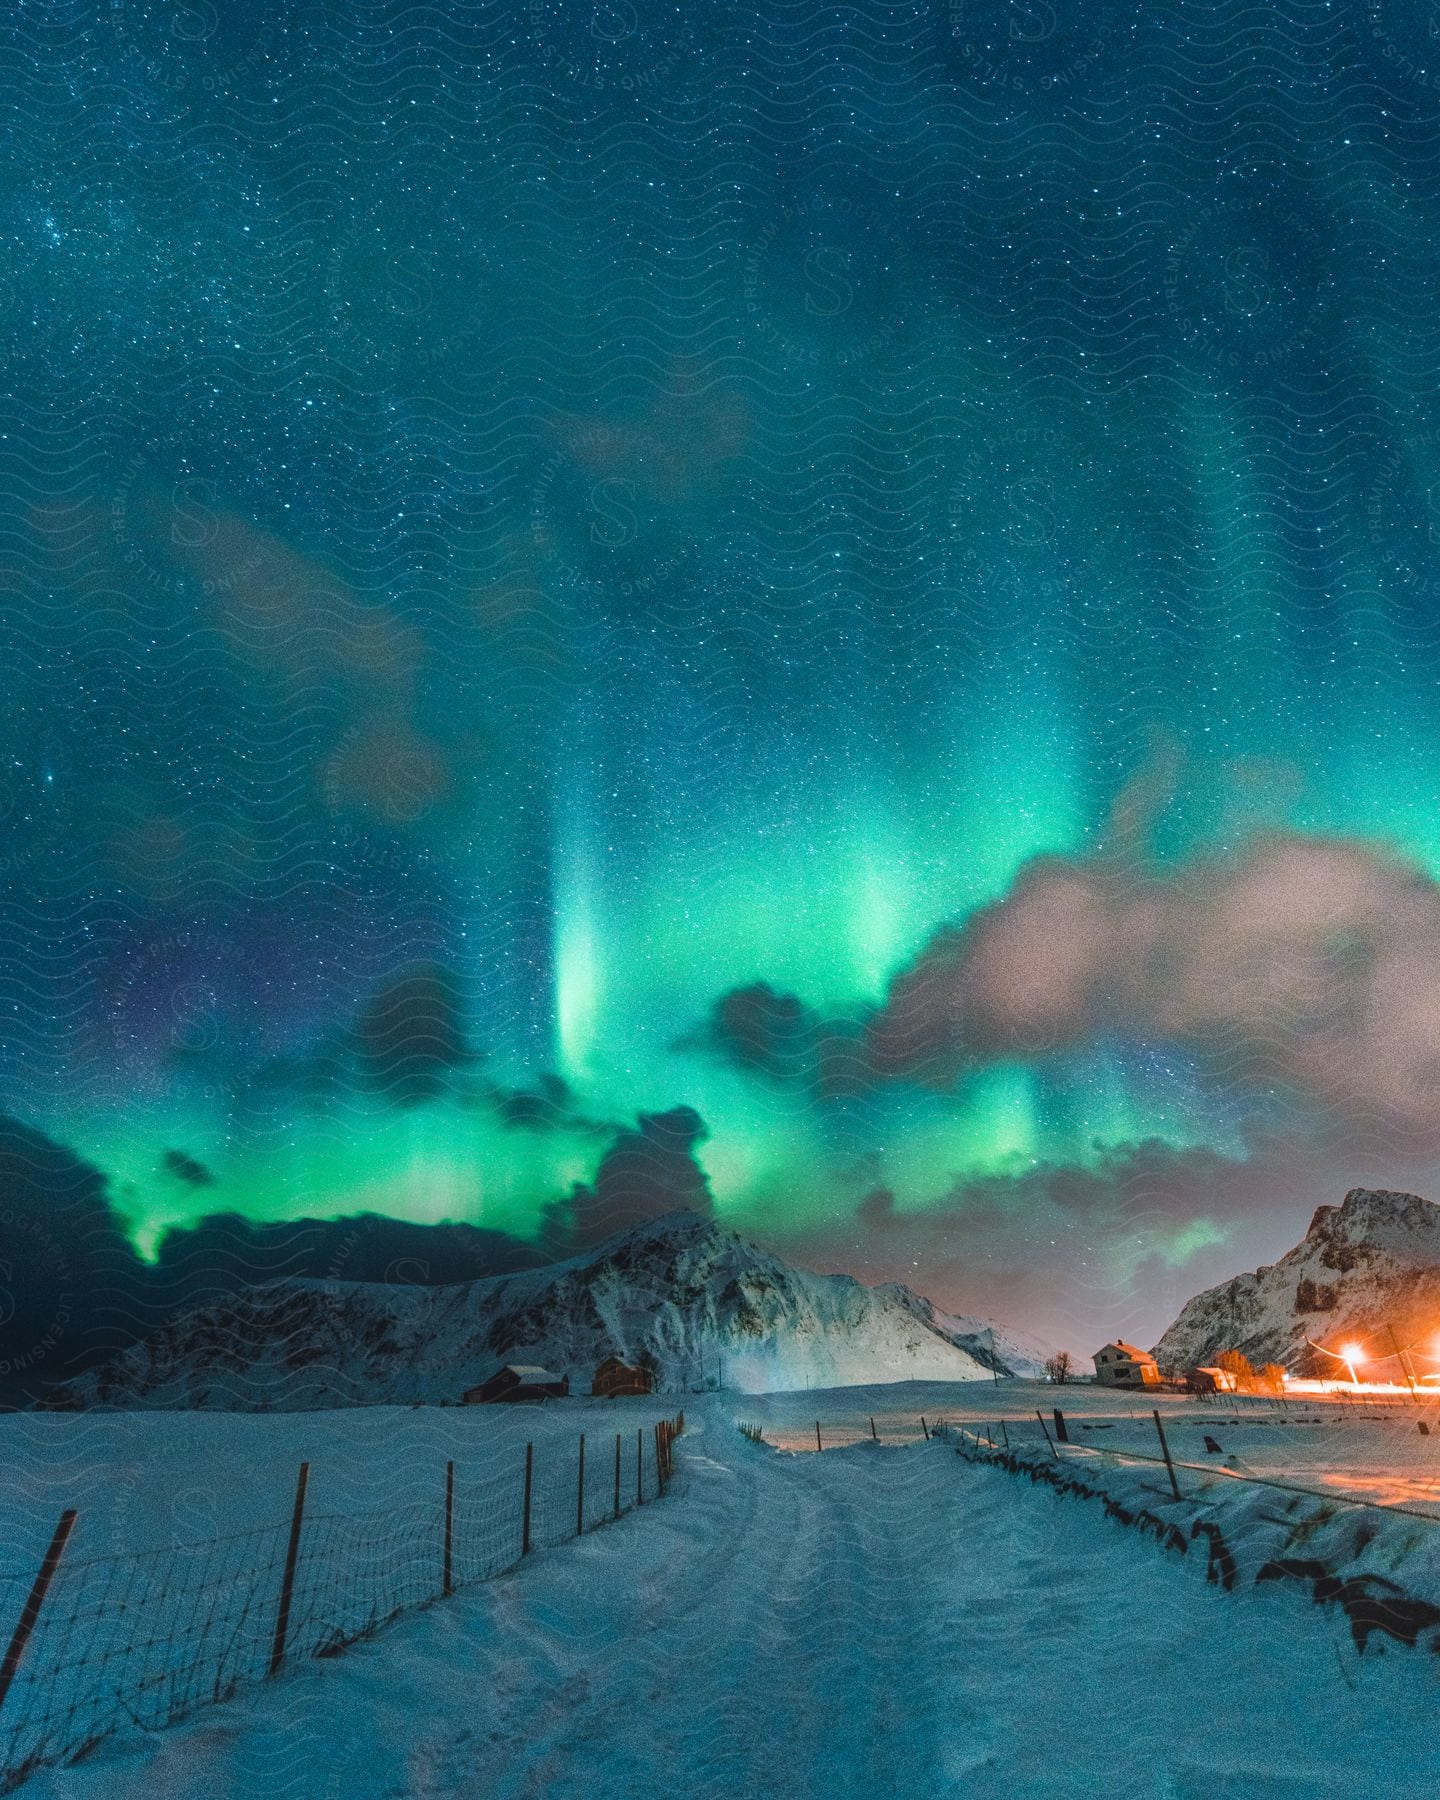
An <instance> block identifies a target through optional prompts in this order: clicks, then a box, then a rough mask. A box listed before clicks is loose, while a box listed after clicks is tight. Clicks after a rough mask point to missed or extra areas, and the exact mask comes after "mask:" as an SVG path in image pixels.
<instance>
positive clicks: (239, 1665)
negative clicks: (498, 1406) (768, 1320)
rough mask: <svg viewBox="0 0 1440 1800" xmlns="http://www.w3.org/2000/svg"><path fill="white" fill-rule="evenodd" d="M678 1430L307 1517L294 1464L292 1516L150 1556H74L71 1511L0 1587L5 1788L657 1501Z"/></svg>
mask: <svg viewBox="0 0 1440 1800" xmlns="http://www.w3.org/2000/svg"><path fill="white" fill-rule="evenodd" d="M684 1427H685V1415H684V1413H683V1412H682V1413H680V1414H679V1415H677V1417H676V1418H674V1419H667V1420H662V1421H660V1422H659V1423H657V1424H655V1425H653V1426H651V1427H648V1428H647V1427H645V1426H641V1427H639V1428H638V1429H637V1430H636V1431H635V1432H634V1433H633V1434H632V1433H630V1432H621V1433H616V1434H614V1435H611V1434H608V1433H607V1434H606V1435H605V1436H603V1437H594V1436H591V1437H590V1438H589V1439H588V1440H587V1438H586V1437H585V1436H584V1435H582V1436H581V1437H580V1438H579V1439H578V1440H577V1442H576V1443H575V1444H574V1445H573V1446H570V1447H569V1448H568V1449H567V1452H566V1453H565V1454H564V1455H560V1454H558V1453H557V1451H556V1449H555V1448H554V1447H552V1446H546V1447H545V1451H544V1454H543V1455H542V1454H537V1453H536V1451H535V1448H534V1446H533V1445H528V1444H527V1445H526V1448H525V1458H524V1466H523V1469H519V1468H517V1469H515V1470H513V1471H508V1472H506V1473H504V1474H492V1475H487V1476H485V1477H484V1478H483V1479H480V1480H467V1479H465V1478H464V1477H463V1475H462V1476H461V1477H459V1478H457V1474H456V1468H455V1464H454V1463H453V1462H449V1463H447V1464H446V1465H445V1470H444V1480H443V1483H441V1482H437V1491H436V1493H435V1495H434V1497H433V1499H429V1500H425V1501H416V1502H410V1503H408V1504H406V1505H404V1506H399V1507H392V1508H388V1509H386V1510H383V1511H377V1512H370V1513H363V1514H357V1515H336V1514H324V1513H312V1512H311V1511H309V1510H308V1509H307V1507H306V1493H307V1487H308V1480H309V1465H308V1463H302V1464H301V1465H300V1471H299V1476H298V1479H297V1482H296V1490H295V1500H294V1504H293V1507H292V1511H291V1515H290V1518H289V1520H288V1521H285V1522H281V1523H277V1524H275V1525H269V1526H264V1527H261V1528H258V1529H255V1530H250V1531H243V1532H238V1533H236V1534H234V1535H233V1536H229V1537H220V1538H213V1539H210V1540H208V1541H206V1542H204V1543H194V1544H184V1545H180V1546H175V1547H168V1548H165V1549H161V1550H153V1551H148V1552H143V1551H142V1552H139V1553H131V1554H126V1555H115V1556H98V1557H91V1558H88V1559H87V1558H81V1557H75V1556H72V1555H70V1554H69V1545H70V1541H71V1538H72V1536H73V1533H74V1527H75V1523H76V1514H75V1513H74V1512H73V1511H67V1512H65V1513H63V1514H62V1515H61V1517H60V1519H59V1521H58V1522H57V1524H56V1527H55V1532H54V1534H53V1536H52V1538H51V1542H50V1546H49V1549H48V1551H47V1553H46V1555H45V1558H44V1560H43V1562H42V1564H41V1567H40V1569H39V1570H38V1571H37V1573H36V1575H35V1577H34V1579H33V1580H32V1581H31V1582H29V1583H28V1584H27V1583H25V1582H23V1581H16V1582H14V1583H12V1584H11V1586H10V1587H9V1588H8V1589H6V1590H3V1591H0V1607H3V1612H0V1631H3V1630H5V1629H6V1628H7V1627H8V1628H9V1629H10V1636H9V1639H8V1647H7V1648H6V1651H5V1655H4V1661H3V1663H0V1788H3V1789H4V1790H5V1791H9V1790H10V1789H12V1788H14V1787H15V1786H17V1785H18V1784H19V1783H20V1782H21V1781H23V1780H24V1779H25V1777H26V1776H27V1775H29V1774H30V1773H31V1772H32V1771H33V1770H34V1769H36V1768H37V1767H39V1766H40V1765H42V1764H45V1763H52V1762H66V1761H72V1760H73V1759H74V1758H75V1757H77V1756H79V1755H82V1754H83V1753H84V1752H85V1751H86V1750H88V1749H90V1748H92V1747H93V1746H94V1745H95V1744H97V1743H98V1742H100V1741H101V1740H102V1739H103V1738H106V1737H108V1736H109V1735H110V1734H111V1733H113V1732H115V1731H117V1730H119V1729H122V1728H124V1727H126V1726H134V1727H139V1728H141V1729H149V1730H153V1729H156V1728H159V1727H162V1726H165V1725H169V1724H172V1723H174V1722H175V1721H176V1720H178V1719H181V1718H183V1717H184V1716H185V1715H186V1714H187V1713H190V1712H193V1711H194V1710H195V1709H196V1708H198V1707H201V1706H205V1705H208V1704H211V1703H213V1702H216V1701H220V1700H225V1699H227V1698H229V1697H230V1696H231V1695H232V1694H234V1693H235V1692H236V1691H237V1690H238V1689H240V1688H242V1687H244V1686H246V1685H248V1684H250V1683H253V1682H258V1681H262V1680H264V1679H266V1678H267V1677H269V1676H271V1675H275V1674H277V1673H279V1671H280V1670H281V1669H282V1668H283V1666H284V1665H285V1663H286V1662H287V1661H290V1660H294V1659H296V1658H302V1657H312V1656H330V1655H334V1654H335V1653H336V1652H337V1651H339V1650H342V1649H343V1648H344V1647H345V1646H346V1645H347V1644H352V1643H354V1642H355V1641H356V1640H357V1639H359V1638H363V1637H367V1636H369V1635H370V1634H371V1633H373V1632H375V1631H377V1630H379V1629H380V1627H381V1626H383V1625H385V1624H387V1623H388V1622H389V1621H390V1620H392V1619H394V1618H396V1617H397V1616H398V1615H399V1614H401V1613H404V1612H408V1611H410V1610H412V1609H413V1608H415V1607H419V1606H424V1605H426V1604H428V1603H429V1602H430V1601H432V1600H436V1599H440V1598H443V1597H445V1596H447V1595H449V1594H452V1593H454V1592H455V1590H456V1589H457V1588H460V1587H466V1586H469V1585H471V1584H472V1583H474V1582H478V1581H486V1580H489V1579H490V1578H492V1577H493V1576H496V1575H499V1574H501V1573H503V1572H504V1571H505V1570H507V1569H512V1568H514V1567H515V1566H516V1565H517V1564H518V1563H520V1562H521V1561H522V1560H523V1558H524V1557H525V1556H526V1555H528V1554H529V1553H530V1552H531V1551H532V1550H537V1549H541V1548H545V1547H548V1546H552V1545H556V1544H560V1543H564V1542H566V1541H568V1540H569V1539H572V1538H574V1537H577V1536H579V1535H580V1534H582V1533H583V1532H586V1531H589V1530H592V1529H594V1528H595V1527H596V1526H598V1525H602V1524H605V1523H607V1522H608V1521H610V1520H612V1519H617V1518H619V1517H620V1516H621V1514H622V1513H625V1512H629V1511H631V1510H632V1509H633V1508H635V1507H636V1506H640V1505H643V1504H645V1503H646V1502H647V1501H650V1500H655V1499H658V1498H659V1497H660V1496H661V1495H662V1494H663V1493H664V1491H665V1487H666V1484H667V1482H668V1480H669V1477H670V1472H671V1467H672V1452H673V1444H674V1440H675V1438H676V1437H678V1436H679V1435H680V1433H681V1432H682V1431H683V1430H684ZM12 1622H13V1623H12ZM3 1641H5V1640H3V1639H0V1642H3Z"/></svg>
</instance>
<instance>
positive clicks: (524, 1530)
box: [520, 1444, 535, 1556]
mask: <svg viewBox="0 0 1440 1800" xmlns="http://www.w3.org/2000/svg"><path fill="white" fill-rule="evenodd" d="M534 1467H535V1446H534V1445H533V1444H527V1445H526V1446H525V1518H524V1523H523V1525H522V1527H521V1531H520V1554H521V1555H522V1556H528V1555H529V1554H530V1478H531V1475H532V1473H533V1470H534Z"/></svg>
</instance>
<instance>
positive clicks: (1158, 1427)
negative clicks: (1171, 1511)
mask: <svg viewBox="0 0 1440 1800" xmlns="http://www.w3.org/2000/svg"><path fill="white" fill-rule="evenodd" d="M1155 1429H1156V1430H1157V1431H1158V1432H1159V1433H1160V1448H1161V1450H1162V1451H1163V1452H1164V1454H1165V1467H1166V1468H1167V1469H1168V1470H1169V1471H1170V1487H1171V1490H1172V1491H1173V1493H1174V1495H1175V1498H1176V1499H1177V1500H1178V1499H1179V1498H1180V1483H1179V1482H1178V1481H1177V1480H1176V1479H1175V1465H1174V1463H1173V1462H1171V1460H1170V1446H1169V1445H1168V1444H1167V1443H1166V1442H1165V1427H1164V1426H1163V1425H1162V1424H1161V1423H1160V1408H1159V1407H1158V1406H1157V1407H1156V1408H1155Z"/></svg>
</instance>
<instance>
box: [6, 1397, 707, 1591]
mask: <svg viewBox="0 0 1440 1800" xmlns="http://www.w3.org/2000/svg"><path fill="white" fill-rule="evenodd" d="M681 1404H682V1402H681V1401H680V1400H678V1399H673V1398H669V1397H657V1398H655V1399H644V1400H640V1399H622V1400H602V1401H594V1400H588V1399H584V1400H582V1399H574V1400H547V1401H545V1402H544V1403H543V1404H537V1405H533V1406H531V1405H520V1406H513V1405H512V1406H469V1407H459V1406H457V1407H435V1406H426V1407H391V1406H375V1407H361V1408H351V1409H348V1410H337V1411H332V1412H311V1413H258V1414H257V1413H221V1412H129V1413H122V1412H114V1413H110V1412H98V1413H8V1414H5V1415H3V1416H0V1466H3V1468H4V1470H5V1479H4V1482H3V1484H0V1582H3V1580H4V1578H6V1577H14V1576H15V1575H17V1574H23V1575H24V1577H25V1578H26V1579H27V1580H28V1578H29V1576H30V1575H31V1574H33V1572H34V1569H35V1565H36V1564H37V1562H38V1561H39V1559H40V1556H41V1555H42V1553H43V1551H44V1547H45V1543H46V1541H47V1539H48V1538H49V1535H50V1531H51V1528H52V1526H53V1525H54V1523H55V1520H56V1517H57V1516H58V1514H59V1513H60V1511H61V1509H62V1508H64V1507H67V1506H73V1507H74V1508H76V1510H77V1511H78V1513H79V1521H78V1524H77V1526H76V1532H75V1537H74V1539H73V1540H72V1545H71V1549H72V1551H73V1553H74V1554H75V1555H76V1556H85V1557H95V1556H110V1555H126V1554H131V1553H134V1552H142V1551H150V1550H157V1549H167V1548H170V1547H171V1546H182V1545H187V1544H194V1543H204V1542H206V1541H207V1540H211V1539H214V1538H217V1537H221V1536H225V1535H228V1534H231V1533H235V1532H240V1531H249V1530H252V1529H254V1528H256V1527H260V1526H269V1525H274V1526H279V1527H283V1526H284V1525H285V1524H286V1523H287V1522H288V1520H289V1517H290V1508H291V1503H292V1501H293V1498H294V1494H295V1479H296V1473H297V1471H298V1469H299V1466H300V1463H301V1462H302V1461H308V1462H309V1464H310V1487H309V1499H308V1506H309V1507H310V1509H311V1510H313V1511H315V1512H318V1513H331V1514H342V1515H360V1514H370V1513H381V1512H391V1511H395V1510H398V1509H400V1508H402V1507H406V1506H410V1505H414V1504H416V1503H419V1502H422V1501H430V1500H436V1499H438V1498H439V1497H440V1496H442V1495H443V1492H444V1483H445V1464H446V1462H447V1461H449V1460H453V1461H454V1463H455V1465H456V1480H457V1482H459V1483H461V1484H462V1485H463V1484H464V1483H466V1482H467V1481H469V1482H481V1481H488V1480H490V1479H492V1478H497V1477H502V1476H504V1475H506V1474H509V1475H511V1476H513V1478H514V1479H515V1480H516V1481H517V1482H518V1480H519V1478H520V1474H521V1472H522V1470H523V1468H524V1460H525V1445H526V1442H527V1440H532V1441H533V1442H534V1443H535V1445H536V1452H535V1454H536V1459H537V1467H540V1468H550V1467H553V1466H555V1465H556V1464H563V1466H564V1467H565V1468H567V1469H568V1468H569V1467H570V1466H571V1465H572V1463H573V1458H574V1454H575V1442H576V1439H577V1437H578V1435H579V1433H580V1432H582V1431H584V1432H588V1433H590V1434H591V1436H592V1437H593V1438H594V1439H595V1440H596V1444H598V1442H599V1440H600V1439H602V1438H605V1437H606V1436H608V1437H609V1438H610V1439H611V1441H612V1442H613V1436H614V1434H615V1433H616V1432H617V1431H621V1432H623V1433H624V1434H625V1437H626V1444H627V1454H633V1451H632V1450H631V1449H630V1448H629V1446H630V1441H631V1440H632V1439H633V1438H634V1435H635V1431H636V1429H637V1427H641V1426H643V1427H644V1428H645V1429H646V1431H647V1433H648V1432H649V1431H650V1429H651V1428H652V1427H653V1425H654V1423H655V1421H656V1420H657V1419H661V1418H669V1417H671V1416H672V1415H673V1413H674V1412H675V1411H676V1410H677V1409H678V1407H679V1406H680V1405H681ZM596 1444H592V1446H591V1448H592V1453H593V1452H594V1451H595V1448H596Z"/></svg>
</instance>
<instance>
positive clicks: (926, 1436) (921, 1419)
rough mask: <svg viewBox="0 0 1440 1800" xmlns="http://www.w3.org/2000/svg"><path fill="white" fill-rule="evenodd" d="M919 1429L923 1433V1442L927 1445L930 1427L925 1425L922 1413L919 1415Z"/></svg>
mask: <svg viewBox="0 0 1440 1800" xmlns="http://www.w3.org/2000/svg"><path fill="white" fill-rule="evenodd" d="M920 1429H921V1430H922V1431H923V1432H924V1433H925V1442H926V1443H927V1444H928V1443H929V1442H930V1427H929V1426H928V1425H927V1424H926V1423H925V1415H924V1413H921V1415H920Z"/></svg>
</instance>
